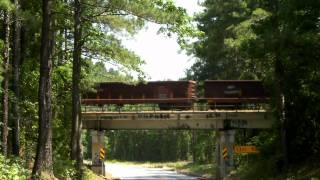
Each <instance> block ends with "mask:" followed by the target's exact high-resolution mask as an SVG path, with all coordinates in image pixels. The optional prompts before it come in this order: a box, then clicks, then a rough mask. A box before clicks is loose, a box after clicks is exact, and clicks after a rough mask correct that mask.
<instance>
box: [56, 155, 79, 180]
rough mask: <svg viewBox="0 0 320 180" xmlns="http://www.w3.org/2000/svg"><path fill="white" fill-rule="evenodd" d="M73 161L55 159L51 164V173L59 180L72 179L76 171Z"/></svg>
mask: <svg viewBox="0 0 320 180" xmlns="http://www.w3.org/2000/svg"><path fill="white" fill-rule="evenodd" d="M74 167H75V166H74V161H71V160H66V159H65V160H61V159H55V160H54V163H53V173H54V175H55V176H56V177H58V178H59V179H74V177H75V176H76V170H75V168H74Z"/></svg>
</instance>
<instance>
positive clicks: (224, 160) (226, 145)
mask: <svg viewBox="0 0 320 180" xmlns="http://www.w3.org/2000/svg"><path fill="white" fill-rule="evenodd" d="M234 136H235V130H220V131H217V146H216V148H217V156H216V162H217V166H218V168H217V179H223V178H224V177H226V176H227V175H228V174H229V173H230V172H231V171H232V170H233V169H234V159H233V154H234V152H233V146H234V141H235V139H234Z"/></svg>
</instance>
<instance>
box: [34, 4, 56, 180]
mask: <svg viewBox="0 0 320 180" xmlns="http://www.w3.org/2000/svg"><path fill="white" fill-rule="evenodd" d="M52 3H53V1H52V0H43V1H42V28H41V29H42V31H41V47H40V77H39V92H38V93H39V136H38V145H37V154H36V159H35V162H34V167H33V170H32V177H33V178H36V175H41V174H42V173H43V172H47V173H48V174H49V176H53V168H52V122H51V121H52V109H51V108H52V107H51V71H52V53H53V52H52V51H53V48H54V41H53V40H54V39H53V21H52V8H53V7H52Z"/></svg>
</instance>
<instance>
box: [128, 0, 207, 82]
mask: <svg viewBox="0 0 320 180" xmlns="http://www.w3.org/2000/svg"><path fill="white" fill-rule="evenodd" d="M175 2H176V4H177V6H181V7H184V8H186V9H187V12H188V14H189V15H193V14H194V13H195V12H200V11H201V7H200V6H199V5H198V4H197V2H198V0H175ZM158 29H159V25H157V24H154V23H148V24H147V28H146V29H143V30H141V31H140V32H139V33H138V34H137V35H136V36H135V38H134V39H131V40H126V41H125V42H124V45H125V46H126V47H127V48H129V49H131V50H132V51H134V52H135V53H136V54H137V55H139V56H140V57H141V58H142V59H143V60H144V61H145V62H146V64H145V65H144V66H142V69H143V70H144V72H145V73H146V74H147V75H148V76H149V77H150V80H153V81H156V80H168V79H170V80H178V79H179V78H182V77H184V76H185V70H186V69H187V68H189V67H190V66H191V65H192V64H193V62H194V61H193V58H192V57H191V56H187V55H186V54H185V52H180V53H179V50H180V47H179V45H178V43H177V42H176V38H175V37H172V38H168V37H166V36H164V35H163V34H157V31H158Z"/></svg>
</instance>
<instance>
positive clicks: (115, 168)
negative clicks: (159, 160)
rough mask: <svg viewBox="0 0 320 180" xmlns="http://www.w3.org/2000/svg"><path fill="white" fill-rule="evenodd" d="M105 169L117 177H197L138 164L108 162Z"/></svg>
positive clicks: (182, 179)
mask: <svg viewBox="0 0 320 180" xmlns="http://www.w3.org/2000/svg"><path fill="white" fill-rule="evenodd" d="M106 171H107V172H108V173H111V174H112V177H115V178H119V179H138V180H139V179H144V180H149V179H150V180H153V179H163V180H171V179H180V180H191V179H198V178H197V177H191V176H187V175H183V174H178V173H177V172H176V171H170V170H165V169H162V168H147V167H142V166H138V165H123V164H109V163H106Z"/></svg>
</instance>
